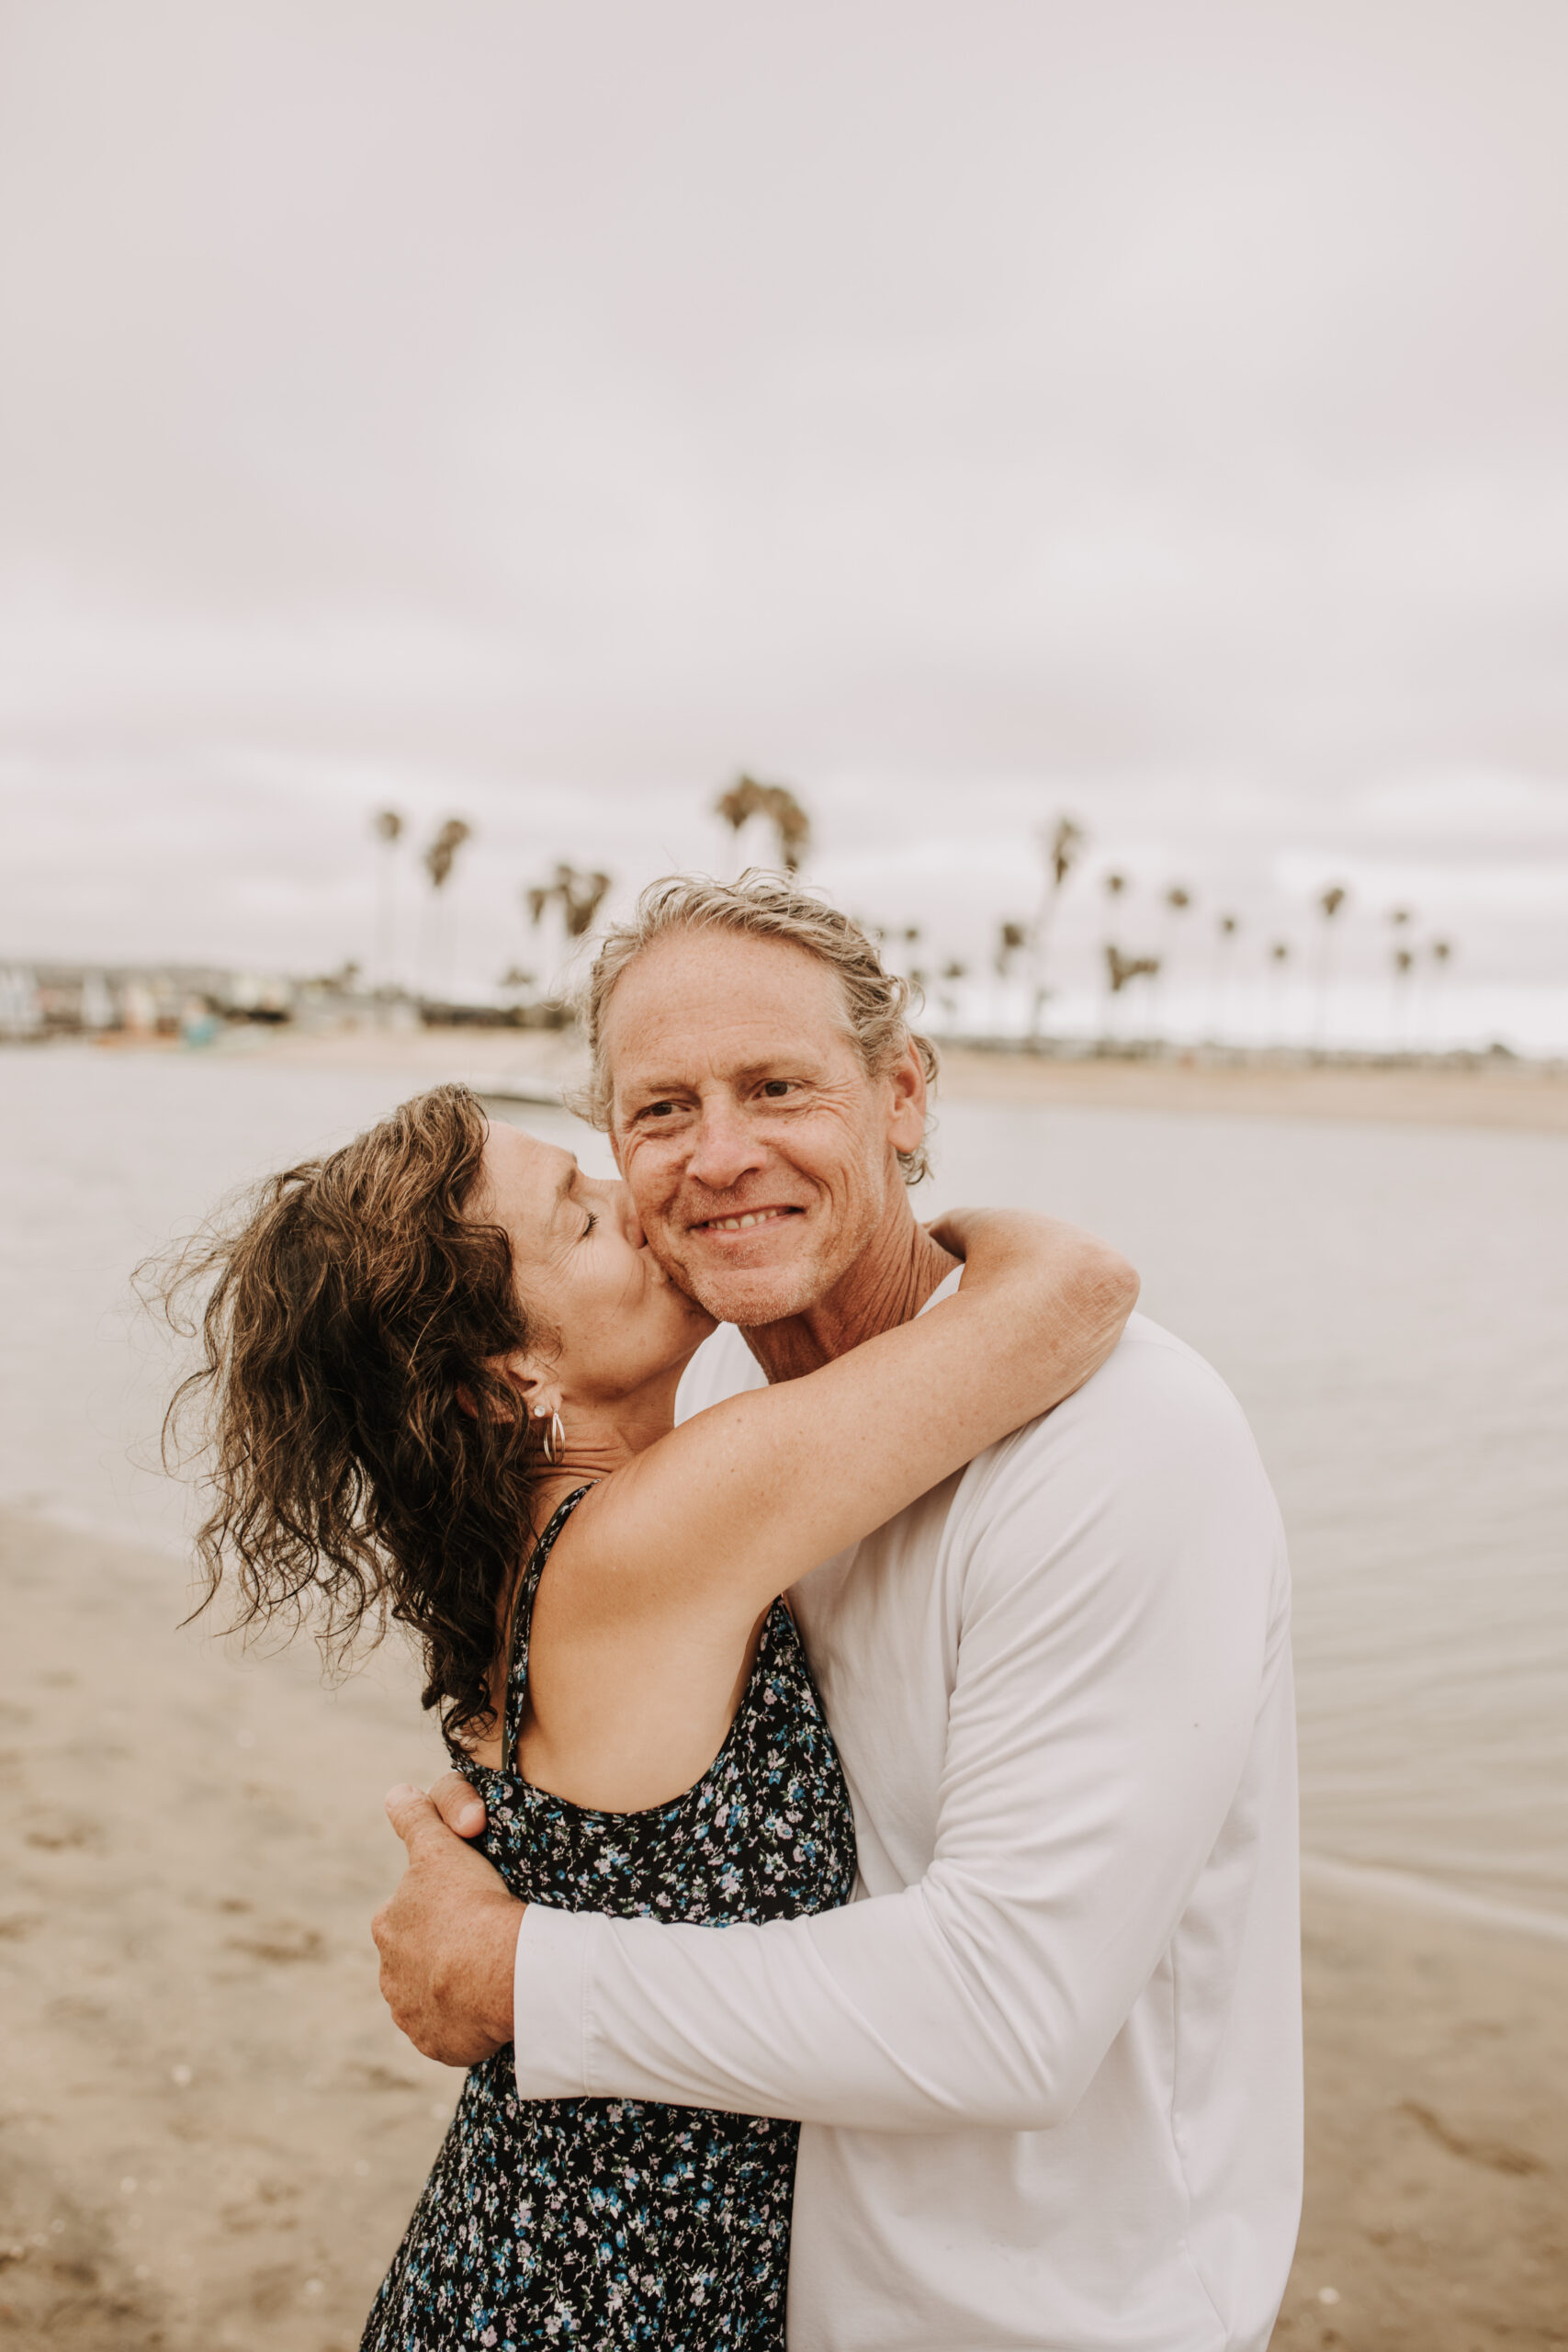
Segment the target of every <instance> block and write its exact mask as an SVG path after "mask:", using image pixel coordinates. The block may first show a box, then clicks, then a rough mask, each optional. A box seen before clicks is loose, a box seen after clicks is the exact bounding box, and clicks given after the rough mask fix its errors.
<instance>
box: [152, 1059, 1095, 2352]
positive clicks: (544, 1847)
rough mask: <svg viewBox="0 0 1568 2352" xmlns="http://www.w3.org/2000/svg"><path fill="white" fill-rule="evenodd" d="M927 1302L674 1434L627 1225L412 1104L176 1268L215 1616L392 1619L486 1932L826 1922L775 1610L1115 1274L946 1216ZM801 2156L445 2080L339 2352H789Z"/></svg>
mask: <svg viewBox="0 0 1568 2352" xmlns="http://www.w3.org/2000/svg"><path fill="white" fill-rule="evenodd" d="M941 1233H942V1239H943V1240H944V1241H945V1242H946V1243H947V1246H948V1247H949V1248H950V1249H953V1250H955V1252H957V1253H958V1254H961V1255H964V1257H965V1258H966V1268H965V1273H964V1282H963V1284H962V1286H961V1287H960V1289H959V1290H958V1292H957V1293H956V1294H955V1295H953V1296H952V1297H950V1298H947V1299H944V1300H943V1301H942V1302H941V1303H939V1304H938V1305H937V1306H933V1307H932V1308H931V1310H930V1311H929V1312H928V1313H927V1314H925V1315H923V1316H921V1317H918V1318H917V1319H916V1320H915V1321H914V1322H912V1323H909V1324H906V1325H904V1326H902V1327H900V1328H899V1329H895V1330H893V1331H889V1332H887V1333H885V1334H884V1335H883V1336H881V1337H880V1338H877V1339H874V1340H871V1341H869V1342H868V1343H867V1344H865V1345H864V1346H863V1347H861V1348H859V1349H857V1350H855V1351H853V1353H852V1355H850V1356H847V1357H845V1358H842V1359H840V1361H838V1362H836V1363H830V1364H828V1365H826V1366H824V1367H823V1368H822V1369H821V1370H819V1371H817V1372H813V1373H811V1374H808V1375H807V1376H806V1377H804V1378H802V1379H798V1380H794V1381H790V1382H788V1383H785V1384H784V1385H778V1386H775V1387H773V1388H770V1389H767V1390H763V1391H761V1392H758V1393H753V1394H749V1395H745V1396H742V1397H733V1398H731V1399H730V1400H729V1401H728V1403H726V1404H723V1405H720V1406H716V1407H715V1408H713V1409H711V1410H710V1411H708V1412H705V1413H702V1414H699V1415H697V1416H696V1417H695V1418H694V1419H692V1420H689V1421H687V1422H685V1423H684V1424H683V1425H682V1426H681V1427H680V1428H676V1427H675V1425H674V1405H675V1391H676V1386H677V1384H678V1382H679V1379H680V1376H681V1373H682V1369H683V1367H684V1366H685V1364H686V1363H687V1362H688V1361H689V1360H690V1358H691V1356H692V1354H693V1352H694V1350H695V1348H696V1347H697V1346H698V1344H699V1343H700V1341H701V1340H703V1339H704V1338H705V1336H706V1334H707V1332H708V1331H709V1330H710V1329H712V1328H713V1327H712V1323H711V1319H710V1318H709V1317H707V1316H706V1315H705V1314H704V1312H703V1311H702V1310H701V1308H699V1307H697V1306H694V1304H693V1302H692V1301H691V1300H690V1299H688V1298H687V1297H685V1296H684V1295H683V1294H682V1292H680V1291H679V1290H677V1289H676V1288H675V1287H674V1286H673V1285H672V1284H671V1283H670V1282H669V1280H668V1279H667V1277H666V1276H665V1274H664V1273H663V1272H662V1270H661V1269H660V1266H659V1264H658V1263H657V1261H655V1260H654V1259H653V1257H652V1255H651V1253H650V1252H649V1250H648V1249H647V1248H646V1247H645V1246H644V1244H643V1241H642V1237H641V1235H640V1233H639V1231H638V1230H637V1227H636V1224H635V1222H634V1219H633V1216H632V1213H631V1209H630V1204H629V1197H628V1195H627V1194H626V1192H625V1190H624V1188H623V1187H621V1186H620V1185H618V1184H614V1183H604V1182H595V1181H591V1180H590V1179H588V1178H586V1177H584V1176H583V1175H582V1173H581V1170H579V1169H578V1167H577V1165H576V1162H575V1160H573V1159H572V1158H571V1157H570V1154H569V1153H567V1152H565V1151H563V1150H560V1149H558V1148H556V1147H554V1146H552V1145H548V1144H545V1143H542V1142H538V1141H536V1140H535V1139H534V1138H532V1137H530V1136H526V1135H524V1134H522V1133H520V1132H519V1131H518V1130H516V1129H513V1128H508V1127H496V1128H491V1127H489V1126H488V1125H487V1123H486V1121H485V1118H484V1115H483V1113H482V1111H481V1109H480V1106H479V1103H478V1101H477V1100H476V1098H475V1097H474V1096H473V1095H471V1094H469V1093H468V1092H467V1091H466V1090H464V1089H463V1088H460V1087H442V1088H438V1089H436V1090H435V1091H434V1092H432V1093H428V1094H425V1095H423V1096H421V1097H419V1098H418V1099H416V1100H415V1101H413V1102H412V1103H406V1104H404V1105H403V1107H402V1108H401V1109H400V1111H398V1112H397V1113H395V1114H393V1116H392V1117H391V1118H389V1119H388V1120H387V1121H385V1122H384V1123H383V1124H382V1125H380V1126H378V1127H376V1128H374V1129H372V1130H371V1131H370V1132H369V1133H368V1134H367V1135H364V1136H360V1137H359V1138H358V1139H357V1140H356V1141H355V1143H353V1144H350V1145H349V1146H347V1147H346V1148H344V1150H342V1151H339V1152H336V1153H334V1154H333V1156H332V1157H331V1158H330V1159H326V1160H324V1161H315V1162H311V1163H310V1164H308V1165H305V1166H302V1167H299V1168H296V1169H293V1170H289V1171H288V1173H287V1174H285V1175H282V1176H279V1177H276V1178H275V1179H273V1180H272V1181H271V1182H269V1183H268V1184H266V1185H265V1186H264V1187H263V1189H262V1193H261V1195H260V1197H259V1200H258V1201H257V1202H256V1203H255V1204H254V1205H253V1207H252V1210H251V1213H250V1214H249V1216H248V1217H247V1218H246V1220H245V1221H244V1222H243V1225H242V1226H241V1227H240V1228H239V1229H238V1230H237V1231H235V1232H233V1233H232V1234H231V1235H230V1236H228V1237H226V1238H220V1239H219V1240H218V1241H216V1242H214V1243H211V1244H209V1245H208V1246H207V1247H205V1248H204V1249H203V1250H201V1251H200V1252H198V1253H197V1257H196V1258H195V1260H193V1261H190V1262H189V1263H188V1264H187V1267H186V1275H187V1276H188V1277H192V1278H196V1279H203V1280H207V1281H209V1282H210V1284H211V1287H210V1294H209V1299H208V1304H207V1307H206V1312H205V1320H204V1325H203V1332H204V1340H205V1363H204V1365H203V1367H202V1369H201V1370H200V1371H198V1372H197V1374H194V1375H193V1377H192V1379H191V1381H189V1382H187V1383H186V1386H185V1388H184V1389H183V1390H182V1392H181V1398H180V1399H176V1405H178V1404H179V1403H180V1402H181V1401H182V1400H183V1401H185V1402H186V1403H188V1402H191V1401H199V1400H205V1402H206V1404H207V1406H208V1408H209V1409H208V1435H209V1441H210V1443H211V1448H212V1466H213V1476H214V1482H215V1487H216V1500H215V1504H214V1508H213V1510H212V1512H211V1515H210V1517H209V1520H208V1521H207V1523H206V1525H205V1527H204V1528H203V1530H202V1531H201V1535H200V1539H199V1540H200V1546H201V1552H202V1555H203V1558H204V1561H205V1564H206V1566H207V1570H208V1574H209V1588H210V1590H209V1597H210V1592H215V1591H216V1590H217V1589H218V1588H219V1586H220V1582H221V1580H222V1577H223V1575H224V1572H225V1568H226V1566H231V1567H232V1569H233V1571H234V1573H235V1576H236V1578H237V1582H238V1587H239V1592H240V1596H241V1603H242V1607H241V1614H242V1616H243V1617H247V1618H254V1617H257V1616H271V1615H273V1614H274V1613H276V1611H280V1610H282V1611H288V1610H293V1611H298V1612H301V1613H303V1612H306V1611H310V1610H312V1609H317V1610H319V1611H321V1613H322V1614H323V1615H324V1618H325V1621H326V1626H327V1630H328V1632H329V1634H333V1635H335V1636H336V1637H338V1638H339V1639H342V1640H346V1639H347V1638H349V1637H350V1636H352V1634H354V1632H355V1629H356V1628H357V1627H358V1626H359V1625H360V1623H362V1621H363V1619H364V1618H365V1616H366V1614H367V1612H377V1611H382V1610H384V1609H386V1608H389V1609H390V1611H391V1613H392V1614H393V1615H394V1616H395V1617H396V1618H398V1619H400V1621H401V1622H402V1623H406V1624H408V1625H410V1626H412V1628H413V1630H414V1632H415V1634H417V1636H418V1638H419V1641H420V1643H421V1645H422V1648H423V1657H424V1663H425V1668H426V1678H427V1679H426V1689H425V1692H424V1701H425V1704H426V1705H427V1706H434V1707H438V1708H439V1709H440V1711H441V1715H442V1722H443V1727H444V1729H445V1731H446V1736H447V1740H448V1744H449V1746H450V1747H451V1750H452V1754H453V1758H454V1760H455V1762H457V1764H459V1765H460V1766H461V1768H462V1769H463V1770H466V1771H467V1772H468V1775H469V1777H470V1778H472V1779H473V1780H475V1781H476V1782H477V1783H478V1786H479V1792H480V1793H481V1794H482V1796H483V1798H484V1800H485V1805H486V1810H487V1815H488V1822H489V1826H488V1828H487V1831H486V1850H487V1851H488V1852H489V1854H490V1857H491V1860H492V1861H493V1862H494V1863H495V1865H496V1867H497V1869H498V1870H499V1871H501V1872H502V1876H503V1877H504V1878H505V1879H506V1881H507V1883H508V1884H509V1885H510V1887H511V1888H512V1890H513V1893H514V1894H517V1895H519V1896H521V1897H523V1898H525V1899H526V1900H528V1901H530V1902H540V1903H545V1904H549V1905H556V1906H558V1907H565V1908H575V1909H595V1910H602V1911H608V1912H612V1913H616V1914H620V1915H622V1916H628V1915H632V1914H641V1915H644V1916H652V1917H660V1918H666V1919H682V1920H696V1921H704V1922H707V1923H710V1924H715V1925H716V1924H721V1923H725V1922H728V1921H736V1920H761V1919H768V1918H775V1917H794V1916H798V1915H800V1914H802V1913H806V1912H811V1911H817V1910H822V1909H826V1908H829V1907H831V1906H833V1905H838V1904H841V1903H843V1902H846V1901H847V1900H848V1898H849V1895H850V1892H851V1887H852V1882H853V1876H854V1841H853V1827H852V1817H851V1813H850V1806H849V1801H848V1797H847V1794H846V1792H845V1789H844V1784H843V1780H842V1776H841V1773H840V1769H839V1763H838V1758H837V1756H836V1753H835V1750H834V1747H833V1742H832V1738H831V1735H830V1733H829V1728H828V1726H827V1724H825V1723H824V1721H823V1719H822V1714H821V1710H820V1707H819V1704H818V1698H817V1693H816V1691H815V1689H814V1687H813V1684H812V1680H811V1675H810V1670H809V1668H808V1667H807V1662H806V1658H805V1656H804V1653H803V1651H802V1648H801V1645H800V1643H799V1640H798V1638H797V1635H796V1634H795V1625H794V1622H793V1620H792V1618H791V1616H790V1613H789V1611H788V1608H787V1606H786V1605H785V1603H784V1600H783V1599H782V1596H783V1594H784V1592H785V1591H786V1589H787V1588H788V1587H789V1585H790V1584H791V1583H792V1582H793V1581H794V1580H795V1579H796V1578H797V1577H800V1576H802V1575H803V1574H805V1573H806V1572H807V1570H808V1569H810V1568H811V1567H813V1566H815V1565H816V1564H817V1563H818V1562H819V1561H821V1560H824V1559H826V1558H829V1557H830V1556H831V1555H833V1554H834V1553H836V1552H838V1551H840V1550H841V1549H842V1548H844V1547H845V1546H847V1545H849V1544H853V1543H855V1542H856V1541H858V1540H859V1539H860V1538H861V1537H862V1536H863V1535H865V1534H868V1533H869V1532H871V1530H872V1529H874V1527H877V1526H879V1525H880V1524H881V1523H882V1521H885V1520H886V1519H888V1518H890V1517H891V1516H892V1515H893V1514H894V1513H896V1512H897V1511H899V1510H902V1509H904V1508H905V1507H906V1506H907V1505H908V1504H909V1503H910V1502H912V1501H913V1500H914V1499H915V1498H917V1497H918V1496H919V1495H921V1494H923V1493H924V1492H926V1491H927V1490H928V1489H929V1488H931V1487H933V1486H935V1485H937V1484H939V1483H940V1482H941V1481H942V1479H944V1478H946V1477H948V1476H951V1475H952V1474H953V1472H954V1471H956V1470H957V1469H959V1468H960V1467H961V1466H962V1465H963V1464H965V1463H966V1462H968V1461H969V1460H970V1459H971V1458H972V1457H973V1456H974V1455H975V1454H976V1453H979V1452H980V1451H981V1450H982V1449H983V1448H985V1447H986V1446H987V1445H990V1444H992V1443H994V1442H997V1441H998V1439H1000V1438H1002V1437H1003V1436H1005V1435H1006V1434H1007V1433H1008V1432H1009V1431H1010V1430H1013V1429H1015V1428H1017V1427H1019V1426H1020V1425H1021V1423H1023V1422H1024V1421H1026V1420H1030V1419H1033V1418H1034V1417H1035V1416H1036V1415H1037V1414H1039V1413H1041V1412H1043V1411H1046V1410H1048V1409H1049V1408H1050V1407H1051V1406H1053V1405H1055V1404H1056V1403H1057V1402H1059V1401H1060V1399H1061V1398H1062V1397H1065V1396H1066V1395H1067V1394H1069V1393H1070V1392H1071V1390H1072V1389H1073V1388H1075V1387H1076V1386H1077V1385H1079V1384H1080V1383H1081V1382H1082V1381H1083V1380H1084V1379H1085V1378H1087V1377H1088V1375H1089V1374H1090V1373H1091V1372H1092V1371H1094V1370H1095V1369H1096V1367H1097V1366H1098V1365H1099V1364H1100V1363H1102V1362H1103V1361H1104V1359H1105V1357H1106V1356H1107V1355H1108V1354H1109V1353H1110V1351H1111V1348H1112V1347H1113V1346H1114V1344H1115V1341H1116V1340H1117V1338H1118V1337H1119V1336H1120V1333H1121V1329H1122V1324H1123V1323H1124V1321H1125V1319H1126V1317H1127V1315H1128V1313H1129V1312H1130V1311H1131V1308H1132V1305H1133V1301H1134V1295H1135V1293H1136V1287H1137V1285H1136V1281H1135V1278H1134V1276H1133V1274H1132V1272H1131V1270H1130V1269H1128V1268H1127V1267H1126V1266H1125V1265H1124V1264H1123V1262H1122V1261H1121V1260H1120V1259H1118V1258H1117V1257H1115V1255H1114V1254H1113V1253H1112V1252H1111V1251H1110V1250H1105V1249H1104V1248H1102V1247H1101V1246H1100V1244H1099V1243H1097V1242H1094V1241H1092V1240H1090V1239H1089V1238H1087V1237H1085V1236H1082V1235H1078V1234H1075V1233H1073V1232H1071V1231H1070V1230H1069V1229H1068V1228H1066V1227H1061V1226H1056V1225H1053V1224H1050V1223H1048V1222H1047V1221H1045V1220H1043V1219H1035V1218H1025V1217H1018V1216H985V1215H980V1216H976V1215H964V1216H959V1217H956V1218H953V1219H950V1220H949V1222H948V1223H947V1224H946V1225H945V1226H944V1227H942V1228H941ZM796 2136H797V2127H796V2126H795V2125H794V2124H789V2123H784V2122H780V2121H777V2120H770V2119H767V2118H761V2117H748V2116H737V2115H728V2114H708V2113H703V2112H698V2111H695V2110H692V2109H674V2108H663V2107H659V2106H656V2105H652V2104H649V2103H644V2102H637V2101H626V2100H615V2101H609V2100H574V2101H569V2102H535V2103H525V2102H523V2101H520V2100H519V2099H518V2098H517V2096H516V2091H515V2084H514V2079H513V2075H512V2069H511V2052H510V2050H509V2049H508V2050H502V2051H501V2052H497V2054H496V2055H495V2056H494V2057H493V2058H491V2059H490V2060H488V2061H487V2062H485V2064H482V2065H479V2066H478V2067H476V2068H475V2069H474V2070H473V2071H472V2072H471V2073H470V2074H469V2075H468V2080H467V2084H466V2086H465V2088H464V2092H463V2096H462V2098H461V2101H460V2102H459V2105H458V2108H457V2114H456V2116H455V2118H454V2120H453V2123H452V2126H451V2129H450V2131H448V2133H447V2136H446V2143H445V2144H444V2146H443V2148H442V2151H441V2153H440V2154H439V2156H438V2157H437V2160H436V2163H435V2166H434V2170H433V2172H432V2174H431V2177H430V2179H429V2182H428V2183H427V2185H426V2188H425V2190H424V2193H423V2197H422V2198H421V2199H420V2203H419V2206H418V2208H417V2210H416V2211H415V2213H414V2216H413V2219H412V2222H410V2224H409V2229H408V2232H407V2234H406V2235H405V2237H404V2240H403V2243H402V2245H401V2247H400V2250H399V2252H398V2255H397V2256H396V2259H395V2260H394V2262H393V2264H392V2267H391V2269H390V2271H389V2274H388V2276H387V2278H386V2280H385V2282H384V2283H383V2286H382V2288H381V2290H380V2293H379V2295H378V2299H377V2301H376V2304H375V2307H374V2309H373V2311H372V2312H371V2314H370V2318H369V2321H368V2323H367V2328H366V2332H365V2338H364V2346H365V2347H366V2352H436V2347H446V2346H470V2345H472V2346H484V2347H486V2348H487V2352H491V2348H492V2347H493V2352H506V2348H507V2347H521V2346H531V2345H544V2344H547V2343H548V2344H562V2343H567V2344H570V2343H577V2344H580V2345H582V2346H633V2345H651V2344H655V2343H657V2344H659V2345H660V2346H668V2347H671V2348H673V2347H677V2346H685V2347H689V2352H713V2347H716V2346H749V2347H763V2346H769V2347H779V2346H783V2343H784V2283H785V2276H786V2269H787V2257H788V2241H789V2210H790V2198H791V2189H792V2183H793V2176H794V2165H795V2140H796Z"/></svg>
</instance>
